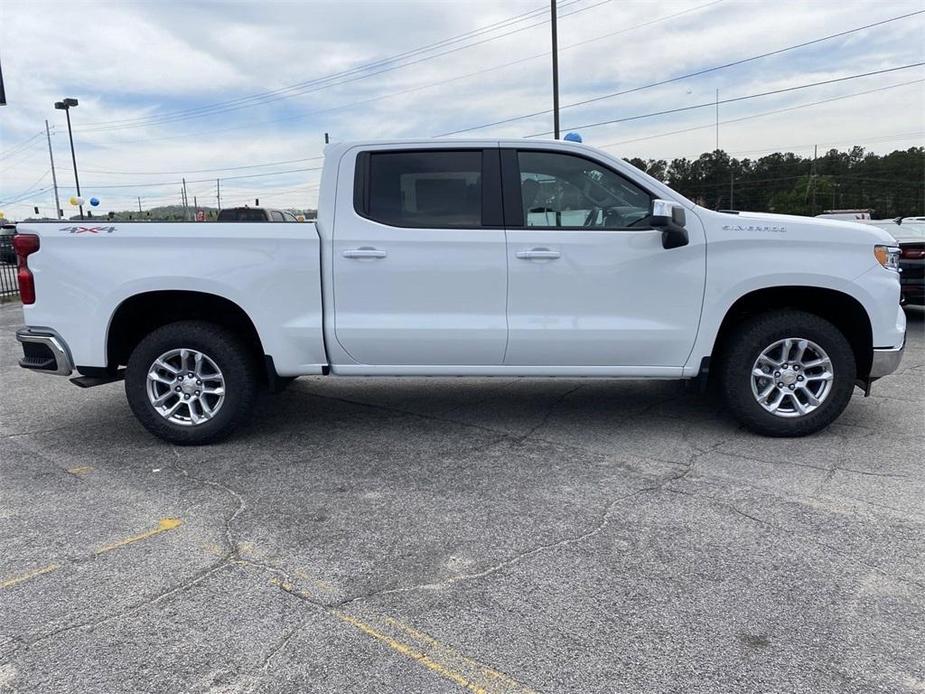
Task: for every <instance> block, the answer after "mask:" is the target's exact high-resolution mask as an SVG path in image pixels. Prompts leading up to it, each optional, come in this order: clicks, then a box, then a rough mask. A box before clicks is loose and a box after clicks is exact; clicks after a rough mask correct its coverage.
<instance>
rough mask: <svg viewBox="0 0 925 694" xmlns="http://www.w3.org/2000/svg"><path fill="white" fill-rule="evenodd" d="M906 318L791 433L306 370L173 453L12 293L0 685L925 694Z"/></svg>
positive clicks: (920, 422)
mask: <svg viewBox="0 0 925 694" xmlns="http://www.w3.org/2000/svg"><path fill="white" fill-rule="evenodd" d="M909 318H910V324H909V328H910V330H909V340H908V345H907V349H906V355H905V358H904V361H903V363H902V365H901V367H900V371H899V372H898V373H897V374H894V375H892V376H890V377H887V378H885V379H883V380H881V381H880V382H878V383H876V384H875V385H874V388H873V394H872V396H871V397H870V398H864V397H862V395H861V393H860V392H859V391H855V395H854V398H853V399H852V401H851V404H850V405H849V407H848V409H847V410H846V412H845V413H844V414H843V415H842V417H841V418H840V419H839V420H838V421H837V422H836V424H834V425H833V426H832V427H830V428H829V429H828V430H826V431H824V432H822V433H820V434H817V435H815V436H811V437H808V438H804V439H795V440H782V439H764V438H760V437H757V436H754V435H751V434H748V433H746V432H744V431H742V430H740V428H739V427H738V426H737V425H736V424H735V422H734V420H732V419H731V418H730V417H729V416H728V415H726V414H725V413H724V412H723V410H722V408H721V406H720V405H719V404H718V403H717V402H716V401H715V399H713V398H712V397H710V396H708V395H700V394H698V393H696V392H693V391H691V390H688V389H685V388H683V387H682V386H681V385H680V384H678V383H673V382H622V381H581V380H573V379H564V380H538V379H516V380H515V379H418V378H409V379H325V378H306V379H300V380H298V381H296V382H295V383H294V384H293V385H292V386H291V387H290V388H289V389H288V390H287V391H286V392H285V393H283V394H280V395H278V396H268V397H267V398H265V399H264V400H263V402H262V403H261V405H260V408H259V410H258V411H257V412H256V414H255V418H254V422H253V425H252V426H251V427H250V428H249V429H248V430H247V431H245V432H244V433H242V434H241V435H239V436H237V437H236V438H234V439H232V440H230V441H227V442H224V443H222V444H219V445H215V446H211V447H207V448H177V447H172V446H170V445H168V444H164V443H162V442H160V441H157V440H155V439H153V438H151V437H150V436H149V435H148V434H147V433H146V432H145V431H144V430H143V429H142V428H141V426H140V425H138V424H137V423H136V422H135V420H134V419H133V418H132V416H131V413H130V412H129V409H128V406H127V404H126V403H125V398H124V394H123V392H122V386H121V384H111V385H107V386H102V387H98V388H93V389H89V390H81V389H78V388H75V387H74V386H72V385H71V384H69V383H68V382H67V381H66V380H65V379H59V378H53V377H45V376H42V375H37V374H32V373H28V372H26V371H24V370H22V369H19V368H18V367H17V366H16V359H17V358H18V354H19V350H18V345H17V344H16V342H15V338H14V331H15V328H16V327H18V326H19V325H20V324H21V321H22V314H21V311H20V308H19V306H18V305H15V304H14V305H4V306H0V586H3V587H0V692H4V693H5V692H41V693H42V694H52V693H55V692H81V693H83V692H105V693H106V694H116V693H120V692H141V691H143V692H197V693H199V692H213V693H215V694H231V693H237V692H260V693H269V692H340V691H350V692H382V691H401V692H442V691H447V692H452V691H461V690H465V689H468V690H471V691H482V692H526V691H543V692H611V691H621V692H669V691H685V692H716V691H734V692H772V691H773V692H776V691H781V692H797V691H806V692H810V691H811V692H922V691H925V626H923V625H925V591H923V588H925V501H923V499H925V471H923V463H922V461H923V460H925V443H923V441H925V322H923V312H922V310H921V309H910V311H909ZM174 518H175V519H179V520H180V521H181V522H180V523H179V524H166V525H165V524H163V521H164V519H174ZM159 523H161V524H162V525H160V526H159ZM152 529H154V530H152ZM99 548H104V549H105V551H103V550H100V549H99ZM9 581H13V582H12V583H9Z"/></svg>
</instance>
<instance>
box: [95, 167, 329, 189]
mask: <svg viewBox="0 0 925 694" xmlns="http://www.w3.org/2000/svg"><path fill="white" fill-rule="evenodd" d="M321 169H322V167H320V166H314V167H309V168H302V169H287V170H285V171H266V172H264V173H257V174H245V175H241V176H222V177H221V178H222V181H232V180H237V179H241V178H258V177H261V176H280V175H282V174H287V173H298V172H303V171H321ZM214 180H215V179H214V178H195V179H190V180H187V183H203V182H205V181H214ZM175 185H177V181H176V180H172V181H156V182H145V183H121V184H118V185H102V186H84V187H85V188H94V189H99V190H103V189H111V188H144V187H146V186H147V187H158V186H175Z"/></svg>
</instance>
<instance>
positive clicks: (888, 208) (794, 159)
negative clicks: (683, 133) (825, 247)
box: [627, 146, 925, 219]
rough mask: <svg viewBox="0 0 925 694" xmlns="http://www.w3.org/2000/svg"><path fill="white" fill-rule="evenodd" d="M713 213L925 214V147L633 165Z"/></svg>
mask: <svg viewBox="0 0 925 694" xmlns="http://www.w3.org/2000/svg"><path fill="white" fill-rule="evenodd" d="M627 161H629V162H630V163H631V164H633V165H634V166H636V167H637V168H639V169H642V170H643V171H645V172H646V173H648V174H650V175H652V176H654V177H655V178H657V179H659V180H660V181H664V182H665V183H667V184H668V185H669V186H671V187H672V188H673V189H674V190H676V191H678V192H679V193H681V194H682V195H684V196H685V197H688V198H690V199H691V200H693V201H695V202H697V203H698V204H700V205H703V206H704V207H708V208H710V209H717V210H719V209H731V210H749V211H752V212H777V213H781V214H799V215H810V216H812V215H816V214H820V213H822V212H823V211H825V210H833V209H870V210H871V217H873V218H874V219H885V218H893V217H900V216H917V215H922V214H925V147H910V148H909V149H906V150H896V151H893V152H890V153H889V154H884V155H879V154H874V153H873V152H865V151H864V148H863V147H857V146H855V147H852V148H851V149H850V150H848V151H845V152H842V151H840V150H837V149H830V150H829V151H828V152H826V153H825V154H822V155H820V156H817V157H801V156H799V155H797V154H794V153H793V152H786V153H784V152H775V153H774V154H768V155H766V156H763V157H760V158H758V159H747V158H746V159H736V158H734V157H730V156H729V155H728V154H727V153H726V152H724V151H723V150H721V149H718V150H715V151H713V152H705V153H703V154H701V155H700V156H699V157H698V158H697V159H686V158H683V157H682V158H679V159H672V160H671V162H668V161H667V160H665V159H640V158H638V157H633V158H631V159H628V160H627Z"/></svg>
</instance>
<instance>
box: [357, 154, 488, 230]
mask: <svg viewBox="0 0 925 694" xmlns="http://www.w3.org/2000/svg"><path fill="white" fill-rule="evenodd" d="M367 186H368V189H367V191H366V194H367V199H366V204H367V209H366V210H365V215H364V216H367V217H369V218H370V219H373V220H375V221H377V222H381V223H383V224H389V225H391V226H399V227H426V228H460V227H463V228H465V227H481V226H482V152H481V150H471V151H442V150H426V151H418V152H371V153H370V155H369V174H368V181H367ZM362 213H363V212H361V214H362Z"/></svg>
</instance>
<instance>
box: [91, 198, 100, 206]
mask: <svg viewBox="0 0 925 694" xmlns="http://www.w3.org/2000/svg"><path fill="white" fill-rule="evenodd" d="M90 204H91V205H93V206H94V207H97V206H98V205H99V204H100V199H99V198H90Z"/></svg>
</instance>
